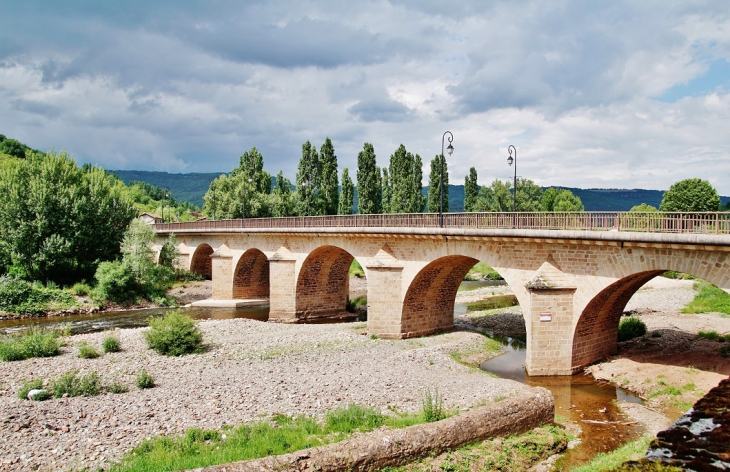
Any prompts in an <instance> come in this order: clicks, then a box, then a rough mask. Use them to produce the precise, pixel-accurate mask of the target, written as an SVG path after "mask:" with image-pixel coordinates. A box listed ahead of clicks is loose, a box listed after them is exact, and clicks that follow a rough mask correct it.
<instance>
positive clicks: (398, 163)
mask: <svg viewBox="0 0 730 472" xmlns="http://www.w3.org/2000/svg"><path fill="white" fill-rule="evenodd" d="M422 167H423V162H422V161H421V156H419V155H418V154H416V155H415V156H414V155H413V154H412V153H410V152H408V151H407V150H406V147H405V146H404V145H402V144H401V145H400V146H399V147H398V149H396V151H395V152H394V153H393V154H392V155H391V156H390V167H389V169H388V170H389V176H390V181H389V184H390V185H389V188H390V195H389V196H390V207H389V208H388V209H385V205H384V210H386V211H389V212H390V213H420V212H422V211H423V207H424V205H425V201H424V198H423V195H422V193H421V185H422V184H421V181H422V180H423V170H422ZM386 175H388V174H387V173H386V170H385V168H383V179H384V182H383V184H384V187H383V192H384V193H385V177H386Z"/></svg>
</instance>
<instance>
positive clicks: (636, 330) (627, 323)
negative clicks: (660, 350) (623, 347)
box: [618, 316, 646, 342]
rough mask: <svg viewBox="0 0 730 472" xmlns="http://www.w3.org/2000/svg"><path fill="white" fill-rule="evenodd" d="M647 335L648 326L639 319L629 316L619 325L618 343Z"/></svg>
mask: <svg viewBox="0 0 730 472" xmlns="http://www.w3.org/2000/svg"><path fill="white" fill-rule="evenodd" d="M645 334H646V324H645V323H644V322H643V321H641V320H640V319H639V318H635V317H633V316H628V317H626V318H622V319H621V321H620V322H619V324H618V342H623V341H628V340H629V339H634V338H638V337H639V336H643V335H645Z"/></svg>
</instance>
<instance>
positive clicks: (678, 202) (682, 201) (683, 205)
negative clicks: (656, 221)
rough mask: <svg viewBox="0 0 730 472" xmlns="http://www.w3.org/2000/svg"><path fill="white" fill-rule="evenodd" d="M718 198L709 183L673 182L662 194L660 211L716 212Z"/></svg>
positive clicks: (718, 203) (695, 181)
mask: <svg viewBox="0 0 730 472" xmlns="http://www.w3.org/2000/svg"><path fill="white" fill-rule="evenodd" d="M719 208H720V196H719V195H718V194H717V190H715V188H714V187H713V186H712V184H710V182H708V181H706V180H702V179H685V180H680V181H679V182H675V183H673V184H672V186H671V187H669V190H667V191H666V192H664V197H663V198H662V203H661V205H659V209H660V210H661V211H718V209H719Z"/></svg>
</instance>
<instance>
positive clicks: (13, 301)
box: [0, 276, 76, 315]
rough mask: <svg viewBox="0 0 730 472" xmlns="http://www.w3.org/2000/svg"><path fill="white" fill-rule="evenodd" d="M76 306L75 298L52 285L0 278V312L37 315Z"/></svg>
mask: <svg viewBox="0 0 730 472" xmlns="http://www.w3.org/2000/svg"><path fill="white" fill-rule="evenodd" d="M74 306H76V298H74V296H73V295H72V294H71V293H70V292H68V291H66V290H62V289H60V288H59V287H58V286H56V285H55V284H53V283H49V284H48V285H43V284H42V283H41V282H28V281H26V280H22V279H18V278H15V277H10V276H2V277H0V312H4V313H10V314H19V315H37V314H41V313H46V312H48V311H56V310H65V309H68V308H72V307H74Z"/></svg>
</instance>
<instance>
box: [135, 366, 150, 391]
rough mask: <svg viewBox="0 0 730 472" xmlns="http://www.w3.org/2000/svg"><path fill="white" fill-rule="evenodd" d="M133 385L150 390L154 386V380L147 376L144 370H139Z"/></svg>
mask: <svg viewBox="0 0 730 472" xmlns="http://www.w3.org/2000/svg"><path fill="white" fill-rule="evenodd" d="M135 383H136V384H137V387H139V388H142V389H145V388H152V387H154V386H155V379H154V377H152V376H151V375H150V374H148V373H147V371H146V370H141V371H140V372H139V374H137V378H136V379H135Z"/></svg>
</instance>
